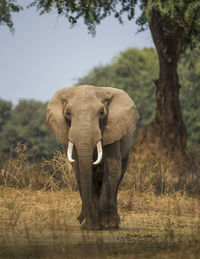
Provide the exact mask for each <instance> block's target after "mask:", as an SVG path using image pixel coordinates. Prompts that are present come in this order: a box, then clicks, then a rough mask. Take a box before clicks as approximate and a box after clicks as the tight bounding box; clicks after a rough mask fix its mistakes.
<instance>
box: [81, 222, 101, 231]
mask: <svg viewBox="0 0 200 259" xmlns="http://www.w3.org/2000/svg"><path fill="white" fill-rule="evenodd" d="M81 228H82V229H83V230H102V226H101V225H100V224H92V225H91V224H89V223H87V222H85V223H84V224H83V225H82V227H81Z"/></svg>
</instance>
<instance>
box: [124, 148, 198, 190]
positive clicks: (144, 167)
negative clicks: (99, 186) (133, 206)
mask: <svg viewBox="0 0 200 259" xmlns="http://www.w3.org/2000/svg"><path fill="white" fill-rule="evenodd" d="M121 189H127V190H132V191H133V192H134V193H144V192H145V193H154V194H156V195H160V194H167V193H171V192H174V191H181V192H183V193H184V192H187V193H188V194H197V193H200V147H196V148H193V149H190V150H189V152H188V159H187V161H184V162H183V163H182V164H180V163H177V162H175V160H172V159H171V158H170V157H167V156H165V157H161V156H160V155H157V154H155V153H152V152H151V151H145V152H144V153H135V154H133V153H132V154H131V156H130V161H129V167H128V169H127V172H126V174H125V177H124V179H123V181H122V183H121Z"/></svg>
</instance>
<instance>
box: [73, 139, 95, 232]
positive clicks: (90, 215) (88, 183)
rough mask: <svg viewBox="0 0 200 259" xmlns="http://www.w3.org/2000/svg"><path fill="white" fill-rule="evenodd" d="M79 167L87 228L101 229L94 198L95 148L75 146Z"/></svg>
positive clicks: (83, 145)
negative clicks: (93, 169)
mask: <svg viewBox="0 0 200 259" xmlns="http://www.w3.org/2000/svg"><path fill="white" fill-rule="evenodd" d="M75 147H76V153H77V158H78V165H79V172H80V174H79V178H80V189H81V190H80V191H81V198H82V203H83V204H82V207H83V210H84V213H85V218H86V222H85V226H86V228H93V229H100V223H99V215H98V214H99V211H98V207H97V204H96V201H95V200H94V196H93V194H92V193H93V184H92V161H93V148H92V147H91V146H89V145H88V144H86V143H79V144H75Z"/></svg>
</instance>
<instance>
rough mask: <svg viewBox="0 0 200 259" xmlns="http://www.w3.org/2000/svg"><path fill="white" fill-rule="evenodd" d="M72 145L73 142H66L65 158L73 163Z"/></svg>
mask: <svg viewBox="0 0 200 259" xmlns="http://www.w3.org/2000/svg"><path fill="white" fill-rule="evenodd" d="M73 146H74V144H73V143H72V142H71V141H69V143H68V149H67V158H68V160H69V162H70V163H73V162H74V161H75V160H74V159H73V158H72V152H73Z"/></svg>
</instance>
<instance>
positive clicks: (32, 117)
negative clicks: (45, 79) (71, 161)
mask: <svg viewBox="0 0 200 259" xmlns="http://www.w3.org/2000/svg"><path fill="white" fill-rule="evenodd" d="M45 106H46V105H45V104H44V103H42V102H38V101H33V100H31V101H27V100H21V101H20V102H19V103H18V105H17V106H16V107H15V108H14V109H13V110H10V114H9V117H6V120H5V123H4V126H3V127H2V129H1V131H0V139H1V146H0V153H2V154H3V156H4V157H5V156H6V155H8V154H9V152H10V148H11V147H13V146H14V147H15V146H16V145H17V143H19V142H20V143H23V144H26V145H27V147H28V148H29V149H32V152H33V154H35V155H37V156H38V157H40V156H41V155H42V156H49V155H50V154H52V152H53V151H54V150H55V147H56V140H55V138H54V137H53V135H52V134H51V133H50V132H49V131H48V130H47V127H46V125H45V118H44V111H45ZM0 116H2V114H0ZM1 120H3V117H0V121H1Z"/></svg>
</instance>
